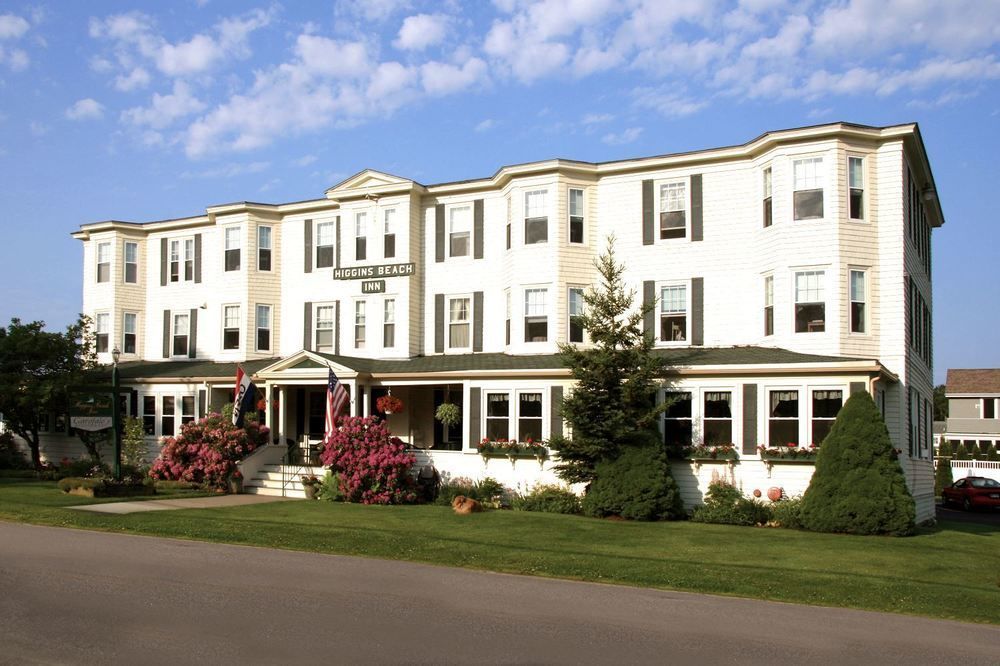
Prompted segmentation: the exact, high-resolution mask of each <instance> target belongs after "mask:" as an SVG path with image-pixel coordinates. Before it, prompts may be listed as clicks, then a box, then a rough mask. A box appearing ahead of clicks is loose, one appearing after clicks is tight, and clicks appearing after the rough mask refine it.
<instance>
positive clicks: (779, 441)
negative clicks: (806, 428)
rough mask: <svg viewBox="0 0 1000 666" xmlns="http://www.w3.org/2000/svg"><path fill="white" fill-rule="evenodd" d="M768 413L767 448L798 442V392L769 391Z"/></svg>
mask: <svg viewBox="0 0 1000 666" xmlns="http://www.w3.org/2000/svg"><path fill="white" fill-rule="evenodd" d="M768 404H769V408H770V409H769V412H768V419H767V423H768V433H767V444H768V446H788V445H789V444H798V442H799V392H798V391H771V392H770V396H769V403H768Z"/></svg>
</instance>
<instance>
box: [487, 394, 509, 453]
mask: <svg viewBox="0 0 1000 666" xmlns="http://www.w3.org/2000/svg"><path fill="white" fill-rule="evenodd" d="M486 438H487V439H490V440H494V441H496V440H500V439H510V394H509V393H507V392H503V393H487V394H486Z"/></svg>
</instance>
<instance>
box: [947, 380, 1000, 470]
mask: <svg viewBox="0 0 1000 666" xmlns="http://www.w3.org/2000/svg"><path fill="white" fill-rule="evenodd" d="M945 395H946V396H947V398H948V421H947V422H946V426H945V432H944V436H943V438H942V439H943V440H944V441H948V442H950V443H951V448H952V452H955V451H957V450H958V447H959V445H964V446H965V450H966V451H967V452H968V453H969V455H970V456H971V457H972V458H978V459H974V460H957V459H953V460H952V461H951V468H952V475H953V476H954V477H955V478H956V479H959V478H962V477H964V476H987V477H990V478H992V479H996V480H998V481H1000V462H997V461H996V460H995V459H990V460H985V459H984V458H985V457H986V455H988V454H986V453H985V452H986V451H990V449H994V450H995V449H997V447H1000V368H977V369H971V370H948V378H947V380H946V386H945Z"/></svg>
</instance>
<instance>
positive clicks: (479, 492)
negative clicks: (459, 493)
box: [472, 476, 506, 502]
mask: <svg viewBox="0 0 1000 666" xmlns="http://www.w3.org/2000/svg"><path fill="white" fill-rule="evenodd" d="M472 486H473V488H472V492H473V495H472V498H473V499H477V500H479V501H480V502H499V501H500V500H501V498H503V496H504V493H505V492H506V489H505V488H504V487H503V484H502V483H500V482H499V481H497V480H496V479H494V478H493V477H492V476H487V477H485V478H483V479H480V480H479V481H476V482H475V483H474V484H472Z"/></svg>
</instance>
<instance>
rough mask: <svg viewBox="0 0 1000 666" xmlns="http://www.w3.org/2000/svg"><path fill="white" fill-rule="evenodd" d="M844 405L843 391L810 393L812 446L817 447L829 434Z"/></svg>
mask: <svg viewBox="0 0 1000 666" xmlns="http://www.w3.org/2000/svg"><path fill="white" fill-rule="evenodd" d="M843 404H844V392H843V391H827V390H821V391H813V392H812V442H811V443H812V444H815V445H816V446H819V445H820V444H822V443H823V440H824V439H826V436H827V435H829V434H830V428H832V427H833V422H834V421H835V420H836V419H837V413H838V412H840V408H841V406H842V405H843Z"/></svg>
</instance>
